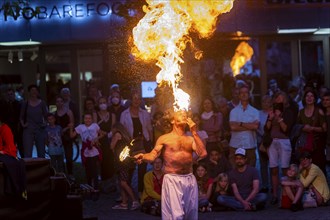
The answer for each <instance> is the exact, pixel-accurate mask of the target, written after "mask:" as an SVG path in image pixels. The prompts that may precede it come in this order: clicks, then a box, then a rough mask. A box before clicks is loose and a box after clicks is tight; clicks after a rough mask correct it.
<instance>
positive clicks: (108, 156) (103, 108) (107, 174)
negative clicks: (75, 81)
mask: <svg viewBox="0 0 330 220" xmlns="http://www.w3.org/2000/svg"><path fill="white" fill-rule="evenodd" d="M96 115H97V117H96V118H97V121H96V123H97V124H98V125H99V127H100V129H101V131H103V132H104V133H106V134H108V135H105V136H103V137H102V138H101V139H100V140H99V142H100V148H101V150H102V156H103V160H102V161H101V179H102V182H101V190H102V191H103V192H106V193H107V192H110V191H111V190H113V189H114V186H113V184H112V181H111V178H112V177H113V175H114V172H115V170H114V154H113V152H112V150H111V149H110V148H109V145H110V142H109V138H111V136H112V134H111V129H112V126H113V125H114V123H115V122H116V116H115V114H113V113H111V112H110V111H109V110H108V104H107V98H106V97H101V98H99V100H98V111H97V114H96Z"/></svg>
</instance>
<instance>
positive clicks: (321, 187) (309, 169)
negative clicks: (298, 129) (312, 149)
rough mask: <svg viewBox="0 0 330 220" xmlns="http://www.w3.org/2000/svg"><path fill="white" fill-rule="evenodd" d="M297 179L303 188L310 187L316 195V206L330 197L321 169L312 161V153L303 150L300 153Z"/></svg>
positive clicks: (325, 202)
mask: <svg viewBox="0 0 330 220" xmlns="http://www.w3.org/2000/svg"><path fill="white" fill-rule="evenodd" d="M299 160H300V165H299V171H300V176H299V179H300V181H301V183H302V184H303V186H304V188H305V189H306V188H310V189H311V190H312V191H313V192H314V194H315V195H316V202H317V206H322V205H326V204H327V202H328V201H329V199H330V190H329V185H328V183H327V179H326V177H325V175H324V173H323V171H322V170H321V169H320V168H319V167H318V166H316V165H315V164H313V163H312V155H311V154H310V153H309V152H304V153H302V154H301V155H300V159H299Z"/></svg>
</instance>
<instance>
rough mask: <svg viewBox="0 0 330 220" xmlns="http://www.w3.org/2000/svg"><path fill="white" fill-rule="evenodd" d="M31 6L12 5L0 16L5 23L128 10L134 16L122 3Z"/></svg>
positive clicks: (108, 13) (78, 16)
mask: <svg viewBox="0 0 330 220" xmlns="http://www.w3.org/2000/svg"><path fill="white" fill-rule="evenodd" d="M32 4H33V3H30V5H24V6H21V7H20V6H17V5H14V4H13V5H10V7H7V8H3V9H1V10H0V16H3V20H4V21H9V20H13V21H16V20H19V19H25V20H32V19H37V20H44V19H53V18H58V19H66V18H84V17H90V16H102V17H104V16H108V15H110V14H116V15H120V16H123V15H122V13H123V12H122V9H124V10H127V15H128V16H134V15H135V13H134V10H133V9H131V10H129V9H128V8H127V7H126V6H125V4H123V3H121V2H119V1H118V2H113V1H112V2H98V3H95V2H87V3H76V4H62V5H52V6H45V5H36V6H32Z"/></svg>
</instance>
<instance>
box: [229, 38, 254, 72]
mask: <svg viewBox="0 0 330 220" xmlns="http://www.w3.org/2000/svg"><path fill="white" fill-rule="evenodd" d="M252 55H253V49H252V47H251V46H250V45H249V44H248V43H246V42H244V41H243V42H241V43H240V44H239V45H238V46H237V48H236V52H235V55H234V56H233V58H232V59H231V62H230V66H231V69H232V71H233V74H234V76H236V75H238V74H239V73H240V70H241V68H242V67H243V66H244V65H245V64H246V62H247V61H249V60H250V59H251V57H252Z"/></svg>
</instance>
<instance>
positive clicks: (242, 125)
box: [229, 120, 259, 131]
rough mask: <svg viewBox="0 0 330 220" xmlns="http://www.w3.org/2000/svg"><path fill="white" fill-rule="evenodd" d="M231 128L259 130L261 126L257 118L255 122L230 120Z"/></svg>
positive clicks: (234, 129)
mask: <svg viewBox="0 0 330 220" xmlns="http://www.w3.org/2000/svg"><path fill="white" fill-rule="evenodd" d="M229 125H230V129H231V130H232V131H248V130H257V129H258V127H259V121H258V120H255V121H253V122H237V121H231V122H229Z"/></svg>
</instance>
